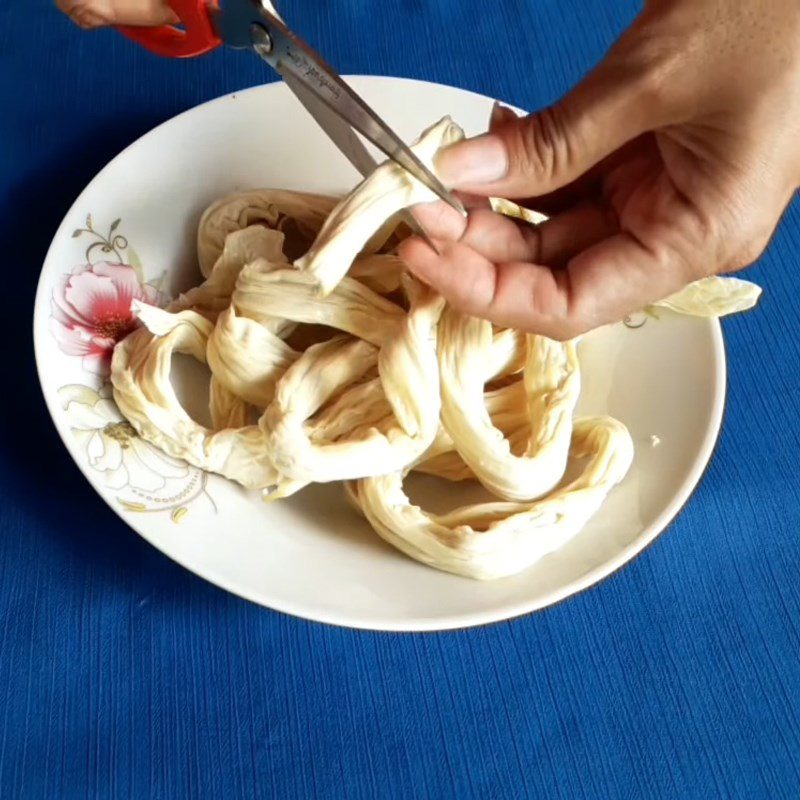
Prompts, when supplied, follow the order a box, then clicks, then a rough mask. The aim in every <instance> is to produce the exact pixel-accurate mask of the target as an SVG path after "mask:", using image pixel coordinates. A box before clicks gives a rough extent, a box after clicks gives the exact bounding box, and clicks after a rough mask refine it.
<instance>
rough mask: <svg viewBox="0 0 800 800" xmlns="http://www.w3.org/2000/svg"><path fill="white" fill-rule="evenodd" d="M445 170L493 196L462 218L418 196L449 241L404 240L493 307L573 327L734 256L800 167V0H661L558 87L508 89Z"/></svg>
mask: <svg viewBox="0 0 800 800" xmlns="http://www.w3.org/2000/svg"><path fill="white" fill-rule="evenodd" d="M437 170H438V173H439V175H440V177H441V178H442V180H443V181H444V182H445V183H446V184H448V185H450V186H453V187H455V188H457V189H460V190H464V191H466V192H468V193H470V194H471V195H477V196H478V197H480V198H483V199H482V200H479V201H473V203H472V204H473V210H472V211H471V212H470V214H469V217H468V219H467V220H464V219H463V218H462V217H461V216H460V215H458V214H457V213H456V212H454V211H452V209H450V208H449V207H448V206H446V205H445V204H444V203H436V204H432V205H429V206H419V207H418V208H417V209H415V212H414V213H415V214H416V215H417V216H418V218H419V219H420V221H421V222H422V223H423V224H424V225H425V227H426V229H427V230H428V231H429V232H430V234H431V235H432V237H433V238H434V241H435V242H436V245H437V249H438V250H439V251H440V254H441V255H437V253H435V252H434V251H433V250H432V249H431V248H430V247H429V246H428V245H427V244H425V242H423V241H422V240H421V239H418V238H412V239H409V240H407V241H406V242H404V243H403V245H402V246H401V255H402V257H403V258H404V259H405V261H406V262H407V264H408V266H409V268H410V269H411V271H412V272H414V273H415V274H416V275H417V276H418V277H419V278H421V279H422V280H424V281H425V282H427V283H429V284H430V285H431V286H433V287H434V288H436V289H437V290H438V291H440V292H441V293H442V294H443V295H444V296H445V298H446V299H447V300H448V301H449V302H450V303H451V304H452V305H453V306H454V307H456V308H458V309H460V310H462V311H464V312H466V313H469V314H473V315H476V316H481V317H485V318H488V319H490V320H492V321H493V322H496V323H498V324H500V325H504V326H513V327H518V328H522V329H525V330H530V331H535V332H538V333H542V334H544V335H547V336H551V337H553V338H558V339H566V338H571V337H574V336H576V335H578V334H580V333H582V332H585V331H587V330H590V329H592V328H595V327H597V326H599V325H602V324H605V323H608V322H613V321H617V320H619V319H622V318H623V317H624V316H625V315H627V314H628V313H631V312H634V311H637V310H640V309H641V308H643V307H644V306H646V305H647V304H649V303H651V302H654V301H656V300H659V299H661V298H663V297H666V296H667V295H670V294H672V293H673V292H675V291H677V290H679V289H681V288H682V287H683V286H684V285H686V284H687V283H690V282H691V281H694V280H697V279H699V278H702V277H705V276H707V275H709V274H714V273H718V272H729V271H735V270H738V269H741V268H742V267H745V266H747V265H749V264H751V263H752V262H753V261H754V260H755V259H757V258H758V256H759V255H760V254H761V253H762V252H763V250H764V248H765V247H766V245H767V243H768V241H769V239H770V237H771V235H772V233H773V232H774V230H775V227H776V225H777V223H778V221H779V219H780V217H781V215H782V213H783V211H784V210H785V208H786V206H787V205H788V203H789V201H790V200H791V198H792V195H793V194H794V192H795V190H796V189H797V187H798V185H800V4H798V2H797V0H748V2H746V3H745V2H742V1H741V0H650V1H649V2H647V3H646V6H645V9H644V11H643V13H642V14H641V15H640V17H639V18H638V19H637V20H636V21H635V23H634V24H633V25H632V27H631V28H630V29H629V30H628V31H627V32H626V33H625V34H624V35H623V36H622V38H621V39H620V40H619V41H618V42H617V43H616V45H615V46H614V47H613V48H612V49H611V51H610V52H609V53H608V55H607V56H606V58H605V60H604V61H603V62H602V63H601V64H600V65H599V66H598V67H597V68H596V69H595V70H594V71H593V72H592V73H591V74H590V75H589V76H588V77H587V78H586V79H585V80H584V81H583V82H582V83H581V84H579V85H578V86H577V87H576V88H575V89H574V90H572V91H571V92H570V93H569V94H568V95H567V96H566V97H565V98H564V99H563V100H562V101H561V102H559V103H557V104H556V105H555V106H553V107H551V108H548V109H546V110H544V111H542V112H540V113H538V114H533V115H531V116H529V117H525V118H523V119H517V118H516V116H515V115H514V114H513V113H511V112H510V111H509V110H508V109H503V108H500V107H497V108H496V109H495V111H494V112H493V115H492V121H491V124H490V132H489V133H488V134H485V135H483V136H480V137H477V138H476V139H472V140H469V141H466V142H461V143H458V144H456V145H453V146H452V147H450V148H448V149H447V150H445V151H443V152H442V153H441V154H440V156H439V160H438V163H437ZM489 196H498V197H506V198H508V199H517V201H518V202H522V203H523V204H524V205H526V206H528V207H531V208H533V209H536V210H539V211H542V212H544V213H548V214H550V215H551V217H550V219H549V220H548V221H547V222H544V223H543V224H541V225H540V226H538V227H535V228H534V227H532V226H526V225H522V224H518V223H517V222H515V221H513V220H511V219H508V218H504V217H501V216H500V215H497V214H494V213H492V212H491V211H490V210H489V209H488V208H481V207H480V206H481V205H483V206H486V205H487V203H486V200H485V198H486V197H489ZM519 198H525V200H524V202H523V201H522V200H519ZM474 206H477V208H475V207H474Z"/></svg>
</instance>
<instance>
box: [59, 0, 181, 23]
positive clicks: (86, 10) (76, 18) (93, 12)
mask: <svg viewBox="0 0 800 800" xmlns="http://www.w3.org/2000/svg"><path fill="white" fill-rule="evenodd" d="M56 5H57V6H58V8H59V9H60V10H61V11H63V12H64V13H65V14H66V15H67V16H68V17H69V18H70V19H71V20H72V21H73V22H74V23H75V24H76V25H78V26H79V27H81V28H84V29H85V30H89V29H92V28H105V27H108V26H110V25H146V26H150V25H153V26H155V25H166V24H169V23H175V22H177V21H178V18H177V17H176V15H175V13H174V12H173V10H172V9H171V8H170V7H169V5H167V2H166V0H56Z"/></svg>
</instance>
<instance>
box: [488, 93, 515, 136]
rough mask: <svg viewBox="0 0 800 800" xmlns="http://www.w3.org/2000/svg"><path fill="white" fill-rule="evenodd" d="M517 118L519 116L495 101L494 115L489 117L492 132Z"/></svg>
mask: <svg viewBox="0 0 800 800" xmlns="http://www.w3.org/2000/svg"><path fill="white" fill-rule="evenodd" d="M516 118H517V115H516V114H515V113H514V112H513V111H512V110H511V109H510V108H509V107H508V106H504V105H503V104H502V103H501V102H500V101H499V100H495V101H494V105H493V106H492V113H491V114H490V115H489V130H492V128H494V127H495V126H496V125H502V124H503V123H504V122H511V121H512V120H515V119H516Z"/></svg>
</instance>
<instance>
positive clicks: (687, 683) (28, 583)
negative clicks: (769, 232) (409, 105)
mask: <svg viewBox="0 0 800 800" xmlns="http://www.w3.org/2000/svg"><path fill="white" fill-rule="evenodd" d="M636 10H637V7H636V4H635V3H633V2H628V0H611V2H608V3H596V2H591V0H560V2H555V0H514V1H513V2H512V0H508V2H502V3H484V2H478V0H384V2H380V3H379V2H374V1H373V2H368V1H367V0H341V2H338V3H332V2H322V1H321V0H293V2H291V3H290V2H289V0H286V2H285V4H284V11H285V12H286V13H287V15H289V16H290V17H291V20H292V22H293V23H294V25H295V26H296V28H297V29H298V30H299V31H300V32H301V33H303V34H304V35H306V36H307V38H308V39H309V40H310V41H312V42H314V43H316V44H317V45H318V46H319V48H320V49H321V50H322V51H323V52H324V53H326V54H327V55H328V56H329V58H330V60H331V61H332V62H333V63H334V64H335V65H336V66H337V67H338V68H339V69H340V70H341V71H342V72H346V73H378V74H385V75H400V76H408V77H418V78H425V79H429V80H434V81H441V82H444V83H450V84H456V85H458V86H462V87H465V88H468V89H473V90H476V91H479V92H483V93H486V94H490V95H494V96H497V97H500V98H503V99H505V100H507V101H510V102H513V103H515V104H517V105H520V106H523V107H526V108H530V109H533V108H536V107H539V106H541V105H543V104H545V103H548V102H550V101H552V100H553V99H555V98H556V97H557V96H558V95H559V94H560V93H562V92H563V91H564V90H565V89H566V88H567V87H568V86H570V84H571V83H573V82H574V81H575V80H577V79H578V78H579V76H580V75H581V74H582V73H583V72H584V71H585V70H586V69H587V68H588V67H589V66H590V65H591V64H593V63H594V62H595V61H596V60H597V59H599V58H600V56H601V55H602V53H603V52H604V50H605V48H606V47H607V46H608V44H609V43H610V42H611V41H612V40H613V39H614V37H615V36H616V35H617V34H618V33H619V31H621V30H622V28H623V27H624V26H625V25H626V24H627V23H628V22H629V21H630V20H631V18H632V17H633V16H634V14H635V13H636ZM265 77H266V78H269V77H270V75H269V74H268V73H266V72H265V70H264V69H263V68H262V67H261V65H260V64H259V63H258V62H257V61H256V60H255V59H252V58H248V57H246V56H245V55H244V54H237V53H232V52H228V53H222V52H220V53H217V54H215V55H213V56H211V57H208V58H205V59H201V60H195V61H191V62H177V61H175V62H170V61H162V60H159V59H157V58H155V57H152V56H150V55H148V54H146V53H145V52H143V51H142V50H140V49H139V48H137V47H135V46H133V45H131V44H130V43H129V42H127V41H125V40H123V39H122V38H121V37H119V36H118V35H115V34H114V33H111V32H100V33H95V34H83V33H80V32H79V31H78V30H77V29H75V28H73V27H72V26H71V24H69V23H68V22H67V21H66V20H65V19H63V18H62V17H61V15H60V14H59V13H58V12H56V11H55V9H54V8H53V7H52V4H51V3H50V2H46V1H45V0H25V2H21V1H19V0H18V1H17V2H13V1H12V2H10V3H5V4H3V5H0V101H1V102H0V108H2V112H1V114H0V119H2V121H0V188H1V189H2V194H1V195H0V201H1V202H2V214H1V215H0V236H2V249H1V250H0V253H2V258H3V265H2V270H3V274H4V276H5V277H6V284H5V285H6V294H5V296H6V302H5V304H4V306H3V311H2V326H3V334H2V341H3V353H4V358H5V362H4V363H5V364H7V365H9V367H8V368H7V369H6V371H5V372H4V376H3V388H2V390H1V391H0V431H1V432H2V433H1V434H0V435H2V440H3V444H2V452H1V453H0V797H3V798H6V797H7V798H14V799H15V800H16V798H47V800H55V799H56V798H72V797H76V798H82V797H91V798H94V797H97V798H137V799H141V798H149V799H154V798H206V797H207V798H231V799H232V800H233V799H235V798H281V799H282V800H283V798H317V799H318V800H332V799H333V798H370V800H372V799H373V798H403V799H405V798H470V797H476V798H512V797H514V798H516V797H520V798H534V797H548V798H549V797H554V798H662V797H663V798H701V797H702V798H706V797H715V798H716V797H725V798H732V797H735V798H740V797H741V798H748V799H749V800H752V798H779V797H786V798H797V797H798V796H800V718H798V703H800V588H798V587H800V500H798V494H799V493H800V480H798V466H799V463H798V462H799V461H800V457H799V456H798V450H799V449H800V426H799V425H798V414H799V413H800V400H799V399H798V390H799V389H800V379H798V365H799V364H800V357H799V356H800V345H799V344H798V341H800V339H799V338H798V334H800V303H798V301H797V296H798V285H799V284H798V282H799V281H800V272H798V266H797V264H798V260H800V209H798V207H797V206H795V207H794V208H793V209H791V210H790V211H789V213H788V216H787V219H786V220H785V222H784V224H783V226H782V227H781V229H780V231H779V233H778V235H777V237H776V239H775V240H774V242H773V243H772V246H771V247H770V249H769V252H768V253H767V255H766V256H765V257H764V258H763V259H762V260H761V262H760V265H759V266H758V267H756V268H755V269H754V270H752V272H751V277H752V278H753V279H755V280H757V281H759V282H760V283H762V284H763V286H764V287H765V296H764V299H763V302H762V303H761V306H760V308H759V310H758V311H756V312H754V313H750V314H748V315H744V316H741V317H739V318H736V319H731V320H730V321H729V322H727V323H726V325H725V332H726V336H727V342H728V353H729V357H730V387H729V396H728V404H727V413H726V419H725V426H724V431H723V434H722V438H721V440H720V443H719V448H718V450H717V452H716V456H715V458H714V460H713V462H712V464H711V467H710V469H709V471H708V473H707V474H706V476H705V478H704V480H703V482H702V484H701V486H700V488H699V491H698V492H697V494H696V495H695V496H694V498H693V499H692V501H691V502H690V503H689V505H688V506H687V508H686V509H685V510H684V511H683V513H682V514H681V515H680V517H679V518H678V520H677V521H676V522H675V523H674V524H673V525H672V526H671V527H670V529H669V530H668V531H667V532H666V533H665V534H664V535H663V536H661V537H660V538H659V539H658V540H657V542H656V544H654V545H653V546H652V547H650V548H649V549H648V550H647V551H646V552H645V553H644V554H643V555H642V556H640V557H639V558H637V559H636V560H635V561H634V562H633V563H632V564H631V565H629V566H628V567H627V568H625V569H623V570H622V571H621V572H619V573H618V574H616V575H615V576H614V577H613V578H611V579H609V580H606V581H605V582H603V583H602V584H601V585H600V586H598V587H596V588H594V589H592V590H591V591H588V592H585V593H583V594H582V595H580V596H578V597H575V598H573V599H571V600H569V601H567V602H564V603H562V604H560V605H558V606H557V607H555V608H552V609H550V610H547V611H545V612H543V613H539V614H536V615H534V616H529V617H525V618H523V619H518V620H515V621H512V622H508V623H503V624H497V625H492V626H489V627H485V628H481V629H476V630H468V631H462V632H455V633H446V634H430V635H386V634H370V633H359V632H355V631H350V630H342V629H337V628H333V627H326V626H322V625H318V624H313V623H307V622H304V621H301V620H297V619H292V618H289V617H286V616H282V615H280V614H277V613H273V612H270V611H268V610H265V609H262V608H259V607H257V606H254V605H251V604H248V603H246V602H244V601H242V600H239V599H237V598H235V597H232V596H230V595H228V594H225V593H224V592H222V591H220V590H218V589H216V588H214V587H213V586H211V585H209V584H207V583H205V582H204V581H202V580H200V579H198V578H196V577H194V576H193V575H191V574H189V573H188V572H185V571H183V570H182V569H181V568H180V567H178V566H177V565H175V564H174V563H172V562H170V561H169V560H167V559H166V558H165V557H163V556H162V555H160V554H159V553H158V552H156V551H155V550H154V549H153V548H152V547H150V546H149V545H148V544H146V543H145V542H144V541H143V540H141V539H140V538H139V537H138V536H137V535H136V534H134V533H133V532H131V531H130V530H128V529H127V528H126V527H125V525H124V524H123V523H122V522H121V521H120V520H119V519H118V518H117V517H116V516H114V514H113V513H112V512H111V511H110V510H109V509H108V508H106V507H105V506H104V505H103V503H102V502H101V501H100V500H99V499H98V498H97V496H96V495H95V494H94V492H93V490H92V489H91V488H90V487H89V486H88V484H87V483H86V482H85V481H84V480H83V478H82V477H81V476H80V474H79V473H78V470H77V469H76V468H75V467H74V466H73V464H72V462H71V461H70V458H69V457H68V455H67V453H66V452H65V450H64V448H63V447H62V445H61V444H60V442H59V440H58V439H57V436H56V434H55V432H54V429H53V427H52V425H51V423H50V420H49V418H48V416H47V414H46V411H45V408H44V405H43V402H42V400H41V397H40V393H39V389H38V385H37V382H36V377H35V370H34V363H33V352H32V346H31V341H30V335H29V330H30V324H31V308H32V304H33V292H34V287H35V284H36V280H37V276H38V273H39V268H40V265H41V263H42V260H43V257H44V253H45V250H46V247H47V245H48V243H49V241H50V238H51V236H52V234H53V232H54V231H55V229H56V226H57V224H58V223H59V221H60V219H61V217H62V216H63V214H64V212H65V211H66V209H67V208H68V206H69V204H70V203H71V201H72V200H73V198H74V197H75V195H76V194H77V193H78V192H79V190H80V189H81V188H82V187H83V186H84V185H85V184H86V183H87V182H88V181H89V179H90V178H91V177H92V176H93V175H94V173H95V172H96V171H97V170H98V169H99V168H100V167H102V166H103V164H104V163H105V162H106V161H108V160H109V159H110V158H111V157H112V156H114V155H115V154H116V153H117V152H118V151H119V150H120V149H122V148H123V147H124V146H125V145H127V144H128V143H130V142H131V141H133V140H134V139H135V138H137V137H138V136H139V135H140V134H142V133H144V132H145V131H147V130H148V129H150V128H151V127H152V126H153V125H155V124H156V123H158V122H161V121H162V120H164V119H166V118H167V117H170V116H172V115H173V114H175V113H177V112H179V111H182V110H184V109H187V108H189V107H191V106H193V105H195V104H196V103H200V102H202V101H204V100H208V99H210V98H213V97H215V96H217V95H220V94H223V93H225V92H228V91H232V90H236V89H240V88H242V87H244V86H250V85H254V84H257V83H259V82H261V81H263V80H264V79H265ZM12 365H13V366H12Z"/></svg>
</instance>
